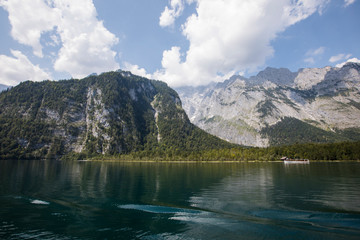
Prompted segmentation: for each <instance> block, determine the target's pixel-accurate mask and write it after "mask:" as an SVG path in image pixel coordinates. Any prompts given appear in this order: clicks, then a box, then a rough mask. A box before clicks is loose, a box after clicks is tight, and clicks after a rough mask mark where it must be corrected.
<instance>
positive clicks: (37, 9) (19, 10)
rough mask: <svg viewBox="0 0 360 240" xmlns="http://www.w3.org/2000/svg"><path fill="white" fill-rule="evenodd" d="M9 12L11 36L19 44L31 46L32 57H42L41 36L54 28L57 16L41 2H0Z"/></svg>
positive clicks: (19, 0)
mask: <svg viewBox="0 0 360 240" xmlns="http://www.w3.org/2000/svg"><path fill="white" fill-rule="evenodd" d="M0 6H2V7H3V8H4V9H5V10H7V11H8V12H9V21H10V24H11V26H12V29H11V36H12V37H13V38H14V39H15V40H16V41H18V42H19V43H21V44H24V45H28V46H31V47H32V48H33V51H34V55H36V56H38V57H42V56H43V53H42V46H41V44H40V38H41V34H42V33H44V32H46V31H50V30H52V29H53V28H54V26H55V23H56V22H57V21H58V20H59V17H60V16H59V14H58V12H57V11H56V10H55V9H52V8H50V7H49V6H48V5H47V4H46V3H45V2H44V1H43V0H32V1H23V0H11V1H9V0H0Z"/></svg>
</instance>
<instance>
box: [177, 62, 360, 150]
mask: <svg viewBox="0 0 360 240" xmlns="http://www.w3.org/2000/svg"><path fill="white" fill-rule="evenodd" d="M176 91H177V92H178V93H179V96H180V98H181V100H182V103H183V107H184V109H185V111H186V112H187V114H188V116H189V118H190V120H191V122H192V123H194V124H195V125H197V126H199V127H200V128H202V129H204V130H205V131H207V132H209V133H211V134H214V135H216V136H218V137H220V138H222V139H225V140H227V141H229V142H232V143H237V144H241V145H247V146H258V147H266V146H270V145H281V144H293V143H305V142H336V141H352V140H360V64H358V63H347V64H345V65H344V66H343V67H341V68H336V67H335V68H333V67H325V68H305V69H300V70H299V71H298V72H291V71H290V70H288V69H286V68H280V69H275V68H266V69H265V70H264V71H261V72H260V73H259V74H258V75H256V76H254V77H250V78H245V77H241V76H233V77H231V78H230V79H229V80H227V81H225V82H223V83H217V84H215V83H212V84H210V85H208V86H201V87H182V88H177V89H176Z"/></svg>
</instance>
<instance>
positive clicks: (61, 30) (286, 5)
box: [0, 0, 360, 87]
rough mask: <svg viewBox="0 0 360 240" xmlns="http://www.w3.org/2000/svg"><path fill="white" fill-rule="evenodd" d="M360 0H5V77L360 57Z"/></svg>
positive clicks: (194, 69)
mask: <svg viewBox="0 0 360 240" xmlns="http://www.w3.org/2000/svg"><path fill="white" fill-rule="evenodd" d="M359 22H360V1H359V0H276V1H268V0H151V1H149V0H131V1H128V0H77V1H72V0H32V1H23V0H0V34H1V44H0V65H1V68H0V83H2V84H6V85H16V84H18V83H19V82H21V81H24V80H33V81H41V80H44V79H54V80H58V79H68V78H71V77H73V78H82V77H85V76H87V75H89V74H91V73H94V72H96V73H101V72H105V71H111V70H116V69H119V68H121V69H124V70H130V71H132V72H133V73H134V74H138V75H142V76H146V77H148V78H153V79H160V80H163V81H165V82H167V83H168V84H169V85H170V86H174V87H176V86H181V85H203V84H207V83H209V82H211V81H223V80H225V79H227V78H229V77H230V76H231V75H233V74H242V75H245V76H251V75H255V74H256V73H257V72H258V71H260V70H262V69H264V68H265V67H267V66H270V67H277V68H279V67H286V68H289V69H290V70H292V71H297V70H298V69H299V68H304V67H324V66H328V65H330V66H336V65H337V64H340V63H343V62H345V61H359V60H358V58H360V48H359V42H360V41H359V40H360V30H359V29H360V28H359V26H358V25H359Z"/></svg>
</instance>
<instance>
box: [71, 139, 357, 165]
mask: <svg viewBox="0 0 360 240" xmlns="http://www.w3.org/2000/svg"><path fill="white" fill-rule="evenodd" d="M284 156H287V157H290V158H300V159H310V160H317V161H338V160H339V161H342V160H347V161H360V141H358V142H339V143H305V144H294V145H283V146H274V147H268V148H257V147H241V146H236V147H232V148H220V149H210V148H209V149H207V150H198V151H196V150H194V151H189V150H181V149H173V148H167V149H164V148H163V149H162V148H160V149H157V150H155V151H154V150H150V151H149V150H143V151H137V152H132V153H129V154H120V155H111V156H110V155H102V156H100V155H98V156H94V157H93V158H92V159H93V160H104V161H106V160H115V161H199V162H201V161H239V162H240V161H279V160H280V158H281V157H284ZM79 157H80V158H79ZM65 159H81V156H79V155H77V154H75V155H69V156H67V157H66V158H65Z"/></svg>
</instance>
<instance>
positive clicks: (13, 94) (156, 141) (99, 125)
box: [0, 71, 228, 158]
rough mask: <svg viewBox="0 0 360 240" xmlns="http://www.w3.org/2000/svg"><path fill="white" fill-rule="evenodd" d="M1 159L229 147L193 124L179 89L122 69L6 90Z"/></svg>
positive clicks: (0, 98) (0, 115)
mask: <svg viewBox="0 0 360 240" xmlns="http://www.w3.org/2000/svg"><path fill="white" fill-rule="evenodd" d="M0 139H1V150H0V156H1V158H60V157H62V156H64V155H66V154H69V153H81V154H83V155H84V156H94V155H100V154H102V155H105V154H108V155H114V154H122V153H129V152H133V151H140V150H156V149H159V148H161V149H168V148H174V149H180V150H200V149H205V148H217V147H222V146H225V145H228V144H227V143H226V142H224V141H222V140H220V139H218V138H216V137H214V136H210V135H209V134H207V133H205V132H204V131H202V130H200V129H199V128H198V127H196V126H194V125H193V124H191V123H190V121H189V119H188V117H187V115H186V113H185V111H184V110H183V109H182V106H181V101H180V99H179V97H178V95H177V93H176V92H175V91H174V90H172V89H171V88H169V87H168V86H167V85H166V84H165V83H163V82H160V81H154V80H148V79H145V78H141V77H138V76H135V75H132V74H131V73H130V72H124V71H118V72H109V73H103V74H101V75H99V76H89V77H87V78H84V79H81V80H75V79H71V80H63V81H57V82H56V81H44V82H30V81H28V82H24V83H21V84H19V85H18V86H16V87H13V88H11V89H9V90H6V91H4V92H2V93H1V94H0Z"/></svg>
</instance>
